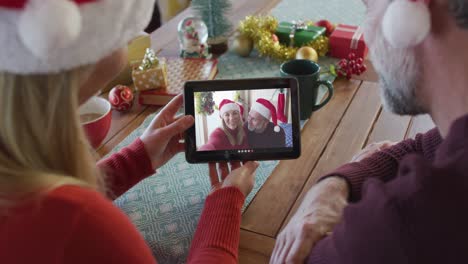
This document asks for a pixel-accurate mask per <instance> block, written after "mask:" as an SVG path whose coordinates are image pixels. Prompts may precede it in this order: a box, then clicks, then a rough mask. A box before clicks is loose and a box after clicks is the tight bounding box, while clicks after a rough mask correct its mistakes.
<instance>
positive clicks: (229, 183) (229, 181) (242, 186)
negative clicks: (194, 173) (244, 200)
mask: <svg viewBox="0 0 468 264" xmlns="http://www.w3.org/2000/svg"><path fill="white" fill-rule="evenodd" d="M230 164H231V172H229V166H228V164H227V163H226V162H223V163H219V171H218V168H217V167H216V163H210V164H209V168H210V180H211V186H212V188H213V191H216V190H218V189H220V188H225V187H237V188H238V189H239V190H240V191H241V192H242V193H243V194H244V196H245V197H247V195H249V193H250V192H251V191H252V189H253V186H254V180H255V170H257V168H258V165H259V164H258V162H256V161H249V162H247V163H245V164H244V165H243V166H241V165H240V162H238V161H233V162H231V163H230Z"/></svg>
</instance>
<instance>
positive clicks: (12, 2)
mask: <svg viewBox="0 0 468 264" xmlns="http://www.w3.org/2000/svg"><path fill="white" fill-rule="evenodd" d="M73 1H74V2H75V3H77V4H85V3H91V2H97V1H98V0H73ZM27 2H28V0H0V7H6V8H15V9H22V8H23V7H24V6H25V5H26V3H27Z"/></svg>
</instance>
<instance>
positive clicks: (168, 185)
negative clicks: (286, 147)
mask: <svg viewBox="0 0 468 264" xmlns="http://www.w3.org/2000/svg"><path fill="white" fill-rule="evenodd" d="M272 14H273V15H274V16H276V17H278V19H279V20H285V21H289V20H294V19H296V20H297V19H311V20H318V19H321V18H327V19H329V20H331V21H334V22H337V23H347V24H354V25H359V24H361V23H362V20H363V16H364V7H363V6H362V5H361V4H360V3H359V0H347V1H342V0H317V1H310V0H284V1H283V2H282V3H280V4H279V5H278V6H277V7H276V8H275V9H274V10H273V11H272ZM332 61H333V60H330V59H322V60H321V61H320V64H322V65H328V64H329V63H330V62H332ZM218 67H219V74H218V76H217V78H219V79H228V78H254V77H273V76H278V75H279V63H278V62H276V61H272V60H268V59H265V58H257V57H256V56H251V57H250V58H240V57H238V56H236V55H234V54H231V53H228V54H226V55H224V56H222V57H221V58H220V59H219V65H218ZM322 77H323V78H327V79H328V78H329V76H322ZM323 94H324V91H322V92H321V95H320V96H319V97H321V96H323ZM154 115H155V114H154ZM154 115H151V116H149V117H148V118H147V119H146V120H145V121H144V123H143V124H142V125H141V126H140V127H139V128H138V129H136V130H135V131H134V132H133V133H131V134H130V135H129V136H128V137H127V138H126V139H125V140H123V141H122V143H121V144H119V145H118V146H117V147H116V148H115V149H113V150H112V152H111V153H113V152H116V151H118V150H119V149H121V148H122V147H124V146H126V145H128V144H129V143H130V142H132V141H133V140H135V139H136V138H137V137H139V136H140V135H141V134H142V133H143V131H144V129H145V128H146V127H147V126H148V125H149V122H150V121H151V120H152V118H154ZM277 164H278V161H264V162H261V164H260V167H259V169H258V170H257V178H256V182H255V187H254V190H253V191H252V193H251V194H250V195H249V197H248V198H247V200H246V204H245V205H244V208H245V207H246V206H247V205H248V203H250V201H252V199H253V197H254V196H255V194H256V193H257V192H258V190H259V189H260V187H261V186H262V185H263V183H264V182H265V181H266V179H267V178H268V176H269V175H270V174H271V172H272V171H273V169H274V168H275V166H276V165H277ZM286 177H287V175H285V178H286ZM209 191H210V183H209V178H208V168H207V165H205V164H198V165H193V164H188V163H187V162H186V161H185V157H184V155H183V154H179V155H177V156H175V157H174V158H173V159H172V160H171V161H170V162H168V163H167V164H166V165H165V166H163V167H162V168H160V169H159V171H158V173H157V174H155V175H153V176H152V177H149V178H147V179H146V180H144V181H142V182H141V183H139V184H138V185H136V186H135V187H134V188H132V189H131V190H129V191H128V192H127V193H125V194H124V195H122V196H121V197H120V198H119V199H117V200H116V201H115V204H116V205H117V206H118V207H120V208H121V209H122V210H123V211H124V212H125V213H126V214H127V215H128V216H129V217H130V219H131V220H132V221H133V223H134V224H135V225H136V227H137V228H138V230H139V231H140V232H141V234H142V235H143V236H144V238H145V240H146V241H147V243H148V245H149V246H150V247H151V249H152V251H153V254H154V255H155V257H156V259H157V260H158V262H159V263H184V262H185V259H186V256H187V253H188V249H189V247H190V242H191V239H192V236H193V234H194V231H195V228H196V225H197V223H198V219H199V216H200V213H201V211H202V208H203V203H204V200H205V197H206V195H207V194H208V192H209Z"/></svg>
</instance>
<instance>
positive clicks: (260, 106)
mask: <svg viewBox="0 0 468 264" xmlns="http://www.w3.org/2000/svg"><path fill="white" fill-rule="evenodd" d="M251 110H254V111H255V112H257V113H259V114H260V115H261V116H263V117H265V118H266V119H267V120H270V119H271V120H272V122H273V124H274V125H275V128H274V131H275V132H280V127H279V126H278V118H276V108H275V106H274V105H273V104H272V103H271V102H270V101H268V100H266V99H263V98H259V99H257V101H256V102H255V103H254V104H253V105H252V108H251Z"/></svg>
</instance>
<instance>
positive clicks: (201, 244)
mask: <svg viewBox="0 0 468 264" xmlns="http://www.w3.org/2000/svg"><path fill="white" fill-rule="evenodd" d="M99 166H101V167H102V168H106V170H107V171H108V172H110V177H112V178H114V177H115V178H114V179H113V180H112V181H110V182H111V188H112V189H113V193H115V194H120V193H122V192H124V191H126V190H127V189H128V188H130V187H131V186H133V185H134V184H135V183H137V182H138V181H139V180H141V179H143V178H145V176H147V175H148V174H149V173H151V172H154V171H153V170H152V168H151V163H150V162H149V157H148V156H147V154H146V151H145V150H144V146H143V143H142V142H141V141H140V140H136V141H135V142H134V143H133V144H131V145H130V146H129V147H127V148H125V149H123V150H122V151H120V152H119V153H117V154H114V155H112V156H111V157H110V158H108V159H105V160H103V161H102V162H100V163H99ZM132 170H133V171H132ZM31 198H32V199H31V200H28V201H26V202H25V203H23V204H21V205H20V206H18V207H15V208H14V209H12V210H10V211H9V212H7V214H6V215H0V260H1V263H15V264H23V263H24V264H29V263H48V264H54V263H67V264H75V263H77V264H78V263H99V264H104V263H109V264H110V263H112V264H124V263H125V264H128V263H132V264H140V263H141V264H143V263H144V264H148V263H156V260H155V259H154V257H153V255H152V253H151V250H150V249H149V247H148V246H147V244H146V242H145V241H144V240H143V238H142V236H141V235H140V233H139V232H138V231H137V230H136V228H135V226H134V225H133V224H132V223H131V222H130V220H129V219H128V217H127V216H126V215H125V214H124V213H123V212H122V211H120V210H119V209H118V208H117V207H115V206H114V204H113V203H112V201H110V200H108V199H107V198H106V197H104V196H102V195H101V194H99V193H97V192H95V191H93V190H89V189H85V188H82V187H79V186H61V187H59V188H57V189H55V190H53V191H51V192H48V193H47V194H46V195H44V196H41V197H40V198H39V199H37V197H31ZM33 198H36V199H33ZM243 202H244V196H243V194H242V193H241V192H240V191H239V190H238V189H236V188H223V189H220V190H218V191H216V192H214V193H213V194H211V195H210V196H209V197H208V198H207V200H206V203H205V208H204V211H203V213H202V215H201V218H200V224H199V227H198V229H197V231H196V234H195V237H194V242H193V244H192V247H191V252H190V261H189V263H236V262H237V247H238V244H239V234H240V217H241V214H240V209H241V207H242V204H243ZM154 221H157V219H154ZM168 254H169V253H168Z"/></svg>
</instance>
